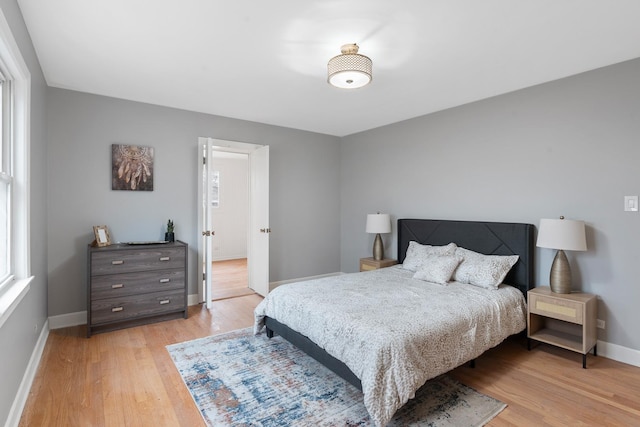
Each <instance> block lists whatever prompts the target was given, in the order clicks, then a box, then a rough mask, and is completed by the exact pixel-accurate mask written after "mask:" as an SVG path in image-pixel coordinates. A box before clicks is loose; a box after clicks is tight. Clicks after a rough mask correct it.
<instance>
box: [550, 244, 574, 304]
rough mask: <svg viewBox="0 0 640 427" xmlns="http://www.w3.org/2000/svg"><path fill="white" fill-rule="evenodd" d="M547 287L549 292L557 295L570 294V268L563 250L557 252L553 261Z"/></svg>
mask: <svg viewBox="0 0 640 427" xmlns="http://www.w3.org/2000/svg"><path fill="white" fill-rule="evenodd" d="M549 285H550V286H551V291H552V292H555V293H557V294H570V293H571V267H570V266H569V260H568V259H567V256H566V255H565V254H564V251H563V250H558V252H557V253H556V257H555V258H554V259H553V264H552V265H551V274H550V275H549Z"/></svg>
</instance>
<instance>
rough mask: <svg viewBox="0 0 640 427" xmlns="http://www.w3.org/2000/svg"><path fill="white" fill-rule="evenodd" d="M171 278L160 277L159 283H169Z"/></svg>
mask: <svg viewBox="0 0 640 427" xmlns="http://www.w3.org/2000/svg"><path fill="white" fill-rule="evenodd" d="M170 281H171V279H160V283H169V282H170Z"/></svg>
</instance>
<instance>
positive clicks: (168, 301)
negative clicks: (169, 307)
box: [160, 299, 171, 305]
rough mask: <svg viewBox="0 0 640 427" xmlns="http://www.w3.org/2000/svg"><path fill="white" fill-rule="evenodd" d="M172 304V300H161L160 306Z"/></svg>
mask: <svg viewBox="0 0 640 427" xmlns="http://www.w3.org/2000/svg"><path fill="white" fill-rule="evenodd" d="M170 302H171V300H170V299H163V300H160V305H163V304H169V303H170Z"/></svg>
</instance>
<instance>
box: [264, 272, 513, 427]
mask: <svg viewBox="0 0 640 427" xmlns="http://www.w3.org/2000/svg"><path fill="white" fill-rule="evenodd" d="M412 276H413V272H411V271H408V270H404V269H403V268H402V267H401V266H396V267H390V268H384V269H380V270H374V271H368V272H362V273H353V274H346V275H342V276H335V277H328V278H322V279H316V280H309V281H306V282H299V283H292V284H287V285H282V286H280V287H278V288H276V289H275V290H274V291H273V292H271V293H270V294H269V295H268V296H267V297H266V298H265V299H264V300H263V301H262V302H261V303H260V304H259V305H258V306H257V307H256V309H255V326H254V328H255V329H254V331H255V333H256V334H258V333H260V331H261V330H262V329H263V326H264V316H269V317H272V318H274V319H276V320H278V321H279V322H281V323H284V324H286V325H287V326H289V327H290V328H291V329H293V330H295V331H297V332H299V333H301V334H302V335H305V336H306V337H308V338H309V339H311V340H312V341H313V342H315V343H316V344H318V345H319V346H320V347H322V348H323V349H324V350H325V351H326V352H327V353H329V354H331V355H332V356H334V357H336V358H337V359H339V360H341V361H342V362H343V363H345V364H346V365H347V366H348V367H349V368H350V369H351V370H352V371H353V373H354V374H355V375H356V376H357V377H358V378H359V379H360V381H361V382H362V391H363V393H364V403H365V406H366V408H367V411H368V412H369V415H370V416H371V418H372V420H373V421H374V422H375V424H376V425H378V426H384V425H386V424H387V423H388V422H389V421H390V420H391V418H392V417H393V414H394V413H395V412H396V410H398V409H399V408H400V407H402V406H403V405H404V404H405V403H406V402H407V401H408V400H409V399H411V398H413V397H414V396H415V391H416V390H417V389H418V388H420V386H422V385H423V384H424V383H425V382H426V381H427V380H429V379H431V378H434V377H436V376H438V375H440V374H442V373H444V372H447V371H449V370H451V369H453V368H455V367H457V366H459V365H461V364H463V363H465V362H467V361H469V360H471V359H474V358H476V357H478V356H479V355H481V354H482V353H483V352H484V351H485V350H487V349H489V348H491V347H494V346H496V345H498V344H499V343H500V342H502V341H503V340H504V339H505V338H506V337H508V336H509V335H512V334H515V333H518V332H520V331H522V330H523V329H524V328H525V326H526V320H525V312H526V309H525V301H524V297H523V296H522V293H521V292H520V291H519V290H517V289H516V288H513V287H511V286H506V285H501V286H500V288H499V289H498V290H488V289H483V288H479V287H476V286H471V285H464V284H460V283H450V284H449V285H447V286H442V285H438V284H434V283H429V282H424V281H421V280H417V279H413V278H412Z"/></svg>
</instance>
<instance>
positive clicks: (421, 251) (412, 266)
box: [402, 240, 457, 271]
mask: <svg viewBox="0 0 640 427" xmlns="http://www.w3.org/2000/svg"><path fill="white" fill-rule="evenodd" d="M456 248H457V246H456V244H455V243H449V244H448V245H445V246H431V245H421V244H420V243H418V242H415V241H413V240H412V241H410V242H409V247H408V248H407V254H406V255H405V258H404V262H403V263H402V268H404V269H406V270H410V271H418V270H419V269H420V266H421V265H422V262H423V260H424V258H425V257H428V256H429V255H453V254H455V253H456Z"/></svg>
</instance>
